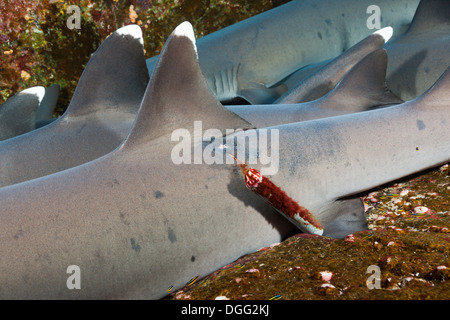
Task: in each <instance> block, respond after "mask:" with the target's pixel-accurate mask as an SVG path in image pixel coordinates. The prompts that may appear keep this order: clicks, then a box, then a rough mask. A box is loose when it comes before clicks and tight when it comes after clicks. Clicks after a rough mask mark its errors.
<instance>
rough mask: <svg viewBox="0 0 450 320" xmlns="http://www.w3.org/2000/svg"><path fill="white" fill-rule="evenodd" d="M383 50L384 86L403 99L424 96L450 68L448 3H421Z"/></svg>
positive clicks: (441, 0)
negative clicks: (385, 55)
mask: <svg viewBox="0 0 450 320" xmlns="http://www.w3.org/2000/svg"><path fill="white" fill-rule="evenodd" d="M384 48H385V49H386V51H387V53H388V56H389V63H388V69H387V74H388V75H387V85H388V87H389V88H390V89H392V91H393V92H394V93H396V94H397V95H398V96H399V97H400V98H402V99H403V100H411V99H413V98H415V97H417V96H418V95H421V94H422V93H424V92H425V91H426V90H428V88H429V87H430V86H432V85H433V83H434V82H435V81H436V80H437V79H438V78H439V77H440V76H441V74H442V72H444V70H445V69H446V68H447V67H448V66H450V54H449V52H450V1H448V0H422V1H421V2H420V4H419V7H418V8H417V11H416V13H415V15H414V19H413V21H412V23H411V25H410V26H409V28H408V30H407V31H406V32H405V33H404V34H402V35H401V36H399V37H398V38H396V39H393V40H392V41H389V42H387V43H386V44H385V45H384Z"/></svg>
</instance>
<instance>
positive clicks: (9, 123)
mask: <svg viewBox="0 0 450 320" xmlns="http://www.w3.org/2000/svg"><path fill="white" fill-rule="evenodd" d="M44 94H45V89H44V87H40V86H37V87H32V88H28V89H25V90H22V91H21V92H19V93H17V94H16V95H14V96H13V97H11V98H9V99H8V100H6V101H5V102H4V103H3V104H1V105H0V141H1V140H7V139H9V138H13V137H15V136H18V135H21V134H24V133H27V132H29V131H32V130H34V129H35V128H36V110H37V109H38V107H39V104H40V103H41V101H42V99H43V97H44Z"/></svg>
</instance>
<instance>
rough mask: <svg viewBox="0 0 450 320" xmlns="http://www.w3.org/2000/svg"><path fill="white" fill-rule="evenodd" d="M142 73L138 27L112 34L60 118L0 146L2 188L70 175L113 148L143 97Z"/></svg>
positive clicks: (144, 75)
mask: <svg viewBox="0 0 450 320" xmlns="http://www.w3.org/2000/svg"><path fill="white" fill-rule="evenodd" d="M145 68H146V67H145V58H144V53H143V39H142V32H141V29H140V27H139V26H137V25H132V26H126V27H123V28H121V29H119V30H117V31H116V32H114V33H113V34H111V35H110V36H109V37H108V38H107V39H106V40H105V41H104V42H103V43H102V44H101V46H100V47H99V48H98V49H97V51H96V52H95V53H94V54H93V56H92V57H91V59H90V60H89V62H88V64H87V66H86V68H85V70H84V71H83V74H82V75H81V78H80V80H79V82H78V85H77V88H76V90H75V93H74V95H73V97H72V100H71V102H70V104H69V106H68V108H67V110H66V112H65V113H64V114H63V115H62V116H61V117H60V118H58V119H57V120H55V121H53V122H52V123H50V124H48V125H47V126H45V127H42V128H39V129H36V130H33V131H31V132H28V133H26V134H23V135H21V136H17V137H14V138H11V139H7V140H4V141H1V142H0V187H2V186H7V185H11V184H15V183H19V182H22V181H26V180H30V179H34V178H38V177H41V176H45V175H48V174H51V173H54V172H58V171H61V170H64V169H68V168H71V167H74V166H77V165H79V164H82V163H85V162H88V161H91V160H93V159H96V158H98V157H101V156H103V155H105V154H107V153H109V152H111V151H112V150H114V149H115V148H117V146H119V145H120V143H121V142H122V141H123V140H124V139H125V138H126V136H127V135H128V132H129V130H130V128H131V126H132V124H133V121H134V119H135V117H136V113H137V110H138V109H139V105H140V102H141V100H142V97H143V96H144V92H145V88H146V86H147V83H148V74H147V71H146V69H145ZM33 126H34V119H33Z"/></svg>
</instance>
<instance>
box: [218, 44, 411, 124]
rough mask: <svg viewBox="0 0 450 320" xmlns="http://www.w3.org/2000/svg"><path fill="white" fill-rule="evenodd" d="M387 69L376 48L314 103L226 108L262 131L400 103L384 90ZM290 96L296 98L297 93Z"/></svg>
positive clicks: (385, 60)
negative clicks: (262, 129) (276, 126)
mask: <svg viewBox="0 0 450 320" xmlns="http://www.w3.org/2000/svg"><path fill="white" fill-rule="evenodd" d="M386 67H387V56H386V52H385V51H384V50H383V49H378V50H376V51H374V52H373V53H371V54H369V55H367V56H366V57H365V58H364V59H362V60H361V61H360V62H358V63H357V64H356V65H355V66H354V67H353V68H352V69H350V71H349V72H348V73H347V74H346V75H345V76H344V77H343V79H342V80H341V81H340V82H339V84H338V85H337V86H336V87H335V88H334V89H333V90H331V91H330V92H328V93H327V94H326V95H324V96H323V97H321V98H319V99H317V100H314V101H310V102H305V103H295V104H267V105H234V106H227V109H228V110H230V111H232V112H234V113H236V114H237V115H239V116H240V117H242V118H244V119H245V120H247V121H248V122H250V123H252V124H253V125H255V126H256V127H258V128H263V127H269V126H274V125H280V124H286V123H293V122H301V121H307V120H313V119H320V118H327V117H333V116H338V115H343V114H348V113H354V112H361V111H367V110H370V109H375V108H380V107H383V106H388V105H393V104H398V103H402V102H403V101H402V100H401V99H399V98H398V97H397V96H395V95H394V94H393V93H392V92H391V91H390V90H389V89H388V88H387V87H386ZM299 89H300V90H302V89H301V88H299ZM302 91H303V90H302ZM308 91H309V90H308ZM303 92H305V91H303ZM298 93H300V91H299V92H298ZM300 95H301V94H300ZM292 96H296V97H298V95H297V93H296V92H293V95H292ZM292 96H291V97H292ZM286 98H289V97H286ZM288 100H289V99H288Z"/></svg>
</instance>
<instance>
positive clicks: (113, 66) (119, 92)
mask: <svg viewBox="0 0 450 320" xmlns="http://www.w3.org/2000/svg"><path fill="white" fill-rule="evenodd" d="M147 83H148V73H147V67H146V64H145V57H144V49H143V38H142V31H141V28H140V27H139V26H137V25H128V26H125V27H122V28H120V29H118V30H117V31H115V32H113V33H112V34H111V35H110V36H109V37H108V38H107V39H106V40H105V41H103V43H102V44H101V45H100V46H99V47H98V49H97V51H96V52H95V53H94V54H93V55H92V57H91V58H90V60H89V62H88V64H87V65H86V68H85V69H84V71H83V73H82V75H81V77H80V80H79V82H78V85H77V88H76V89H75V93H74V95H73V97H72V101H71V102H70V104H69V107H68V108H67V111H66V114H65V115H64V116H65V117H71V116H72V117H73V116H80V115H85V114H89V113H93V112H96V111H100V110H103V109H120V110H124V111H129V112H131V113H136V112H137V110H138V108H139V105H140V102H141V100H142V97H143V95H144V92H145V88H146V86H147Z"/></svg>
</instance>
